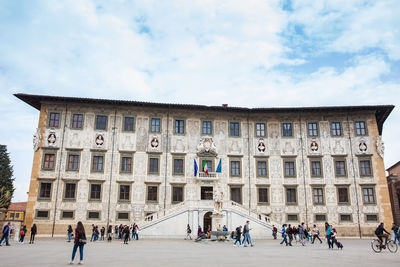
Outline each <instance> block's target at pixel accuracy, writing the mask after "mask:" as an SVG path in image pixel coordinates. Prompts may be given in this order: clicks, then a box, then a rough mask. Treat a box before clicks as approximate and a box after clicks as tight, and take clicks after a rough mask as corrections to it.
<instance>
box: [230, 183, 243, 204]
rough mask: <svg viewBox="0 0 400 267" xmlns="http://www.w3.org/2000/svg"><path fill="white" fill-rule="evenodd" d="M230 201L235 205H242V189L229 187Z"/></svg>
mask: <svg viewBox="0 0 400 267" xmlns="http://www.w3.org/2000/svg"><path fill="white" fill-rule="evenodd" d="M231 200H232V201H235V202H236V203H239V204H242V188H241V187H231Z"/></svg>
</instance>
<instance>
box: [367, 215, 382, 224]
mask: <svg viewBox="0 0 400 267" xmlns="http://www.w3.org/2000/svg"><path fill="white" fill-rule="evenodd" d="M364 216H365V218H364V221H365V223H377V222H379V214H378V213H365V214H364ZM368 216H376V220H368Z"/></svg>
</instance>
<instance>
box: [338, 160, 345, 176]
mask: <svg viewBox="0 0 400 267" xmlns="http://www.w3.org/2000/svg"><path fill="white" fill-rule="evenodd" d="M335 173H336V177H344V176H346V161H344V160H335Z"/></svg>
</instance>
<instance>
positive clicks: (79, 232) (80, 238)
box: [69, 221, 86, 264]
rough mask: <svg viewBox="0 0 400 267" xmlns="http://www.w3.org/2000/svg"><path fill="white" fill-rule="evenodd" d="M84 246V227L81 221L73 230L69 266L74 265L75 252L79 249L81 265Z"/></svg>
mask: <svg viewBox="0 0 400 267" xmlns="http://www.w3.org/2000/svg"><path fill="white" fill-rule="evenodd" d="M85 244H86V234H85V227H83V224H82V222H81V221H79V222H78V224H77V225H76V229H75V239H74V248H73V249H72V258H71V261H70V263H69V264H74V259H75V255H76V250H77V249H78V247H79V264H83V247H84V246H85Z"/></svg>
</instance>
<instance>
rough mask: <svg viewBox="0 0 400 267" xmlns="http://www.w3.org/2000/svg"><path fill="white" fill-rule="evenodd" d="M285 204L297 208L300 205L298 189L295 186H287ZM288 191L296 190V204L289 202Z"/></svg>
mask: <svg viewBox="0 0 400 267" xmlns="http://www.w3.org/2000/svg"><path fill="white" fill-rule="evenodd" d="M284 188H285V202H286V205H290V206H297V205H298V192H297V187H294V186H285V187H284ZM288 190H295V202H289V201H288Z"/></svg>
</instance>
